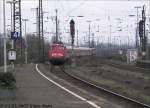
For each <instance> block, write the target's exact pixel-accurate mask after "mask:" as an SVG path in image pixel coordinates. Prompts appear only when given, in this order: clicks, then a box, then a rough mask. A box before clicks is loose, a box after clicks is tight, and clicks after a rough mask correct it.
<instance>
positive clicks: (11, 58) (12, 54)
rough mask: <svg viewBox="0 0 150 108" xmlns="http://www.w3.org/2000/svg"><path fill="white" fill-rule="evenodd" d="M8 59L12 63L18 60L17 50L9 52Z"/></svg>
mask: <svg viewBox="0 0 150 108" xmlns="http://www.w3.org/2000/svg"><path fill="white" fill-rule="evenodd" d="M8 59H9V60H10V61H14V60H16V51H15V50H9V51H8Z"/></svg>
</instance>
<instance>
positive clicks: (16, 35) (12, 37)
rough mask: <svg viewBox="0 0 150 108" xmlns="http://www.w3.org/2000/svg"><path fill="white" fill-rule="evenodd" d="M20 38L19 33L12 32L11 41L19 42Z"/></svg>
mask: <svg viewBox="0 0 150 108" xmlns="http://www.w3.org/2000/svg"><path fill="white" fill-rule="evenodd" d="M18 37H19V33H18V32H11V39H13V40H17V39H18Z"/></svg>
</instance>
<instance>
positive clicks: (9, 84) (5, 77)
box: [0, 72, 16, 88]
mask: <svg viewBox="0 0 150 108" xmlns="http://www.w3.org/2000/svg"><path fill="white" fill-rule="evenodd" d="M15 83H16V79H15V77H14V75H13V74H12V73H10V72H7V73H0V87H4V88H13V87H15Z"/></svg>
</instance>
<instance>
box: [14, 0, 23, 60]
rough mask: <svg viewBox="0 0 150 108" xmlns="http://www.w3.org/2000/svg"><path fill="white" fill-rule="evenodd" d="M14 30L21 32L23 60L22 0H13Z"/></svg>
mask: <svg viewBox="0 0 150 108" xmlns="http://www.w3.org/2000/svg"><path fill="white" fill-rule="evenodd" d="M13 2H14V4H13V32H17V33H18V34H19V36H18V37H19V40H20V59H21V60H22V53H23V43H22V22H21V0H13Z"/></svg>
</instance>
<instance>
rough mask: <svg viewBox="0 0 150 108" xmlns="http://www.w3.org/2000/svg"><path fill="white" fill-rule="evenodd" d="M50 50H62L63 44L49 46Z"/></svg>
mask: <svg viewBox="0 0 150 108" xmlns="http://www.w3.org/2000/svg"><path fill="white" fill-rule="evenodd" d="M50 50H64V47H63V46H51V47H50Z"/></svg>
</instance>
